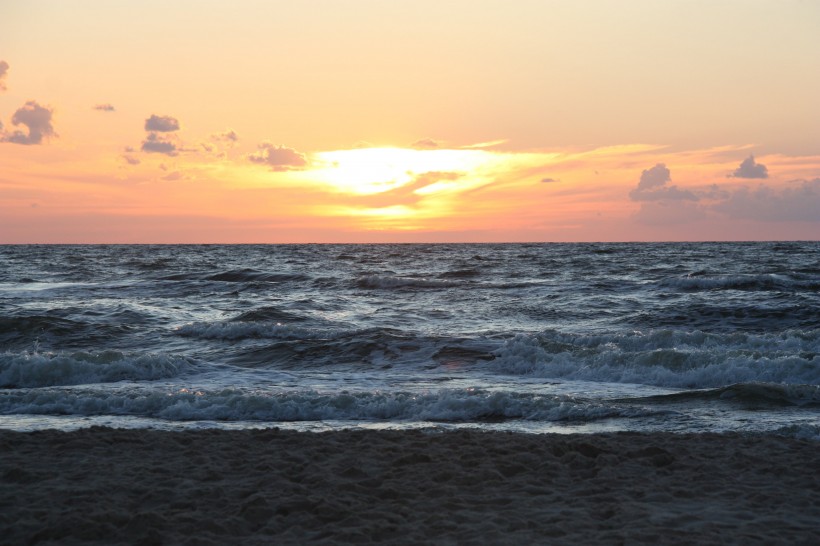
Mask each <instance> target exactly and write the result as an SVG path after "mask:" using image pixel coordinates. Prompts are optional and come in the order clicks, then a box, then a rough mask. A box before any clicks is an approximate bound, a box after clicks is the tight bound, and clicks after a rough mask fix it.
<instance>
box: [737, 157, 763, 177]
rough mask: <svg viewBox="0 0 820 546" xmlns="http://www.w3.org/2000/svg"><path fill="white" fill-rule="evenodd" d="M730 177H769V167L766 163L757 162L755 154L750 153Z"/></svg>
mask: <svg viewBox="0 0 820 546" xmlns="http://www.w3.org/2000/svg"><path fill="white" fill-rule="evenodd" d="M729 178H769V169H767V168H766V165H762V164H760V163H755V156H753V155H750V156H749V157H747V158H746V159H744V160H743V162H742V163H741V164H740V166H739V167H738V168H737V169H735V172H733V173H732V174H730V175H729Z"/></svg>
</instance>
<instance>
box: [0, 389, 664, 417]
mask: <svg viewBox="0 0 820 546" xmlns="http://www.w3.org/2000/svg"><path fill="white" fill-rule="evenodd" d="M0 413H21V414H22V413H24V414H63V415H103V414H106V415H137V416H142V417H154V418H160V419H168V420H174V421H186V420H227V421H320V420H368V421H372V420H400V421H444V422H462V421H481V420H498V419H524V420H534V421H591V420H596V419H604V418H610V417H619V416H620V417H629V416H636V415H644V414H649V413H650V412H649V411H648V410H645V409H641V408H635V407H627V406H620V405H613V404H606V403H603V402H591V401H584V400H578V399H575V398H572V397H568V396H539V395H532V394H521V393H511V392H489V391H482V390H477V389H443V390H440V391H433V392H425V393H412V392H378V391H376V392H344V391H343V392H337V393H322V392H317V391H287V392H265V391H258V390H256V391H253V390H243V389H224V390H221V391H204V390H196V389H181V390H178V391H175V392H161V391H158V390H143V391H134V390H126V389H121V390H111V389H109V390H105V391H103V390H86V391H78V390H76V389H75V390H64V389H53V390H42V389H39V390H36V391H11V392H7V393H4V394H3V395H2V396H0Z"/></svg>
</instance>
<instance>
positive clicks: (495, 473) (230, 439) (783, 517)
mask: <svg viewBox="0 0 820 546" xmlns="http://www.w3.org/2000/svg"><path fill="white" fill-rule="evenodd" d="M0 543H3V544H31V543H54V544H71V543H83V544H88V543H98V544H117V543H123V544H160V543H163V544H186V543H189V544H226V543H227V544H332V543H365V544H366V543H385V544H535V543H537V544H621V543H627V544H636V543H643V544H695V543H697V544H807V545H808V544H820V444H818V443H816V442H809V441H801V440H795V439H788V438H781V437H775V436H751V437H746V436H740V435H736V434H726V435H713V434H705V435H675V434H631V433H613V434H596V435H569V436H564V435H523V434H512V433H498V432H478V431H453V432H446V433H431V432H422V431H379V432H376V431H340V432H328V433H299V432H292V431H282V430H275V429H274V430H259V431H218V430H203V431H185V432H163V431H153V430H112V429H104V428H92V429H86V430H80V431H76V432H58V431H43V432H33V433H17V432H9V431H0Z"/></svg>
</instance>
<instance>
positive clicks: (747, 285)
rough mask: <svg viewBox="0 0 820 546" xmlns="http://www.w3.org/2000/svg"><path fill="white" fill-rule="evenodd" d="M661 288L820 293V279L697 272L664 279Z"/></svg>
mask: <svg viewBox="0 0 820 546" xmlns="http://www.w3.org/2000/svg"><path fill="white" fill-rule="evenodd" d="M660 286H662V287H665V288H674V289H677V290H682V291H686V292H695V291H702V290H743V291H782V292H795V291H818V290H820V277H818V276H816V275H807V274H800V273H794V274H790V275H782V274H774V273H769V274H748V275H710V274H708V273H703V272H696V273H691V274H689V275H687V276H685V277H675V278H669V279H664V280H662V281H661V282H660Z"/></svg>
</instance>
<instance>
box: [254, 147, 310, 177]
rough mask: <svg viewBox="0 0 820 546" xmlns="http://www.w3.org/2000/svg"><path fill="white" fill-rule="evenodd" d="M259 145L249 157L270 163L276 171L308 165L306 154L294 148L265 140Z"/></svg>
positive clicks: (265, 163)
mask: <svg viewBox="0 0 820 546" xmlns="http://www.w3.org/2000/svg"><path fill="white" fill-rule="evenodd" d="M257 147H258V148H259V150H258V151H256V152H254V153H252V154H250V155H248V159H249V160H251V161H253V162H254V163H260V164H263V165H269V166H270V167H272V168H273V170H275V171H289V170H294V169H299V168H300V167H304V166H305V165H307V158H306V157H305V154H303V153H300V152H297V151H296V150H294V149H293V148H286V147H284V146H281V145H274V144H272V143H270V142H263V143H261V144H259V146H257Z"/></svg>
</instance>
